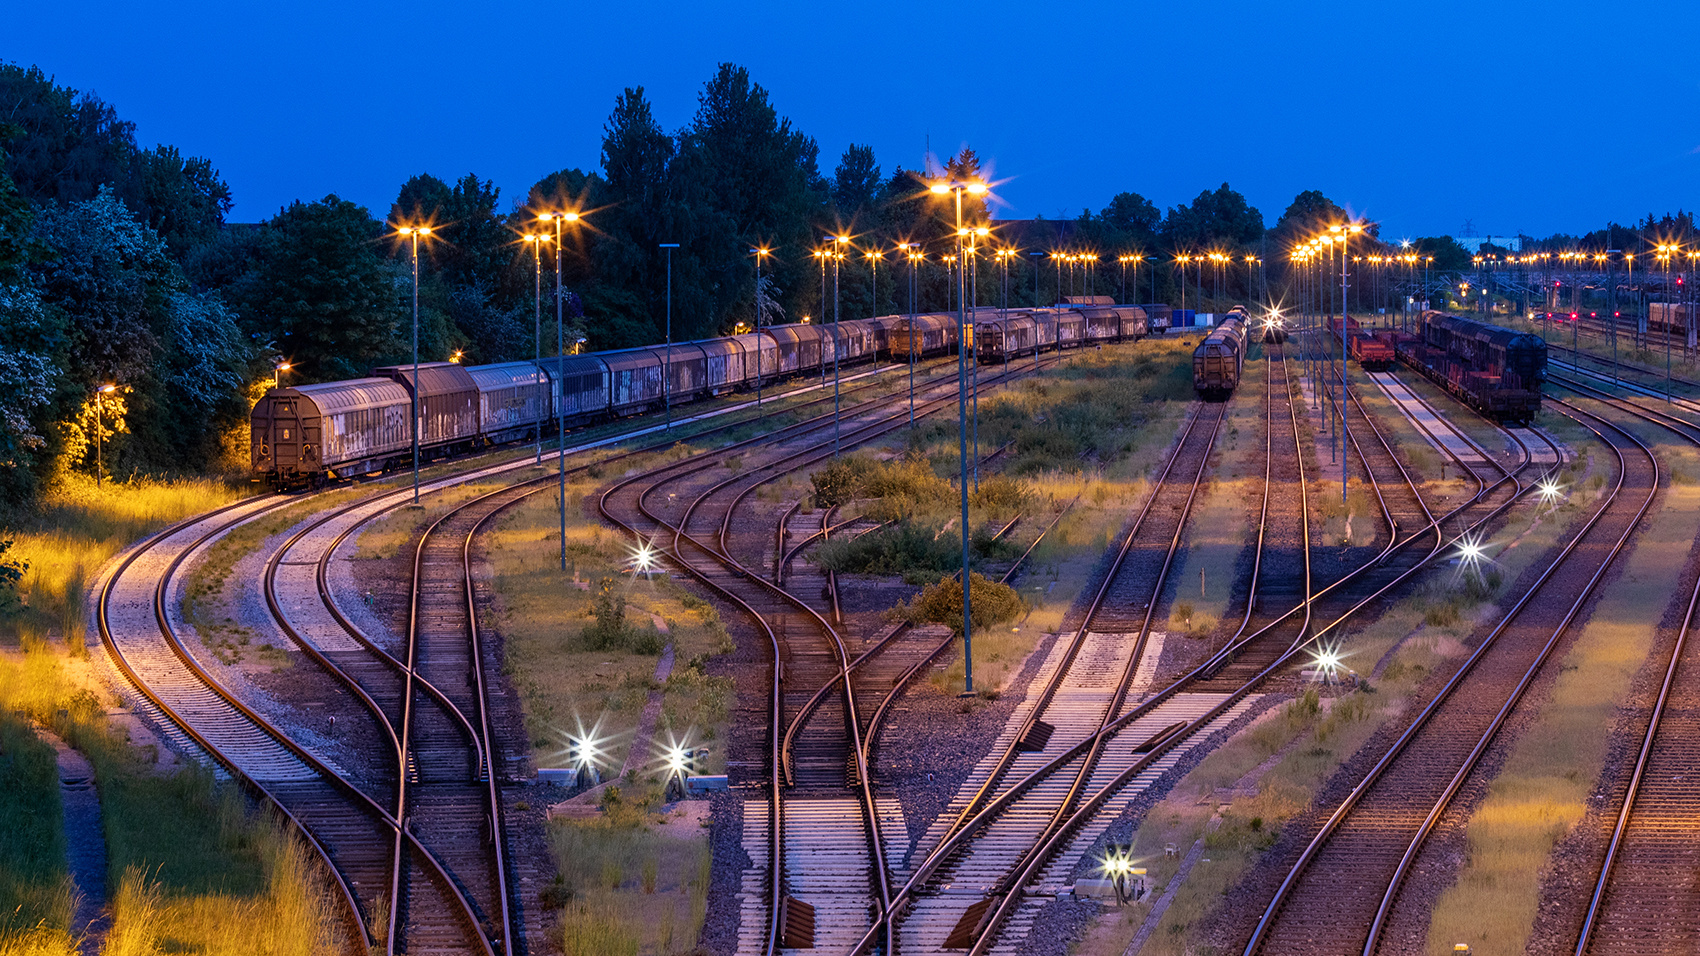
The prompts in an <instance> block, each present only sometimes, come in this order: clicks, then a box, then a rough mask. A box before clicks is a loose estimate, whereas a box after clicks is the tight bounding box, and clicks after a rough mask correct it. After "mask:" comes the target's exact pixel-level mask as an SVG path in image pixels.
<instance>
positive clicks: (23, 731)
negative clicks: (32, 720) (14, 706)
mask: <svg viewBox="0 0 1700 956" xmlns="http://www.w3.org/2000/svg"><path fill="white" fill-rule="evenodd" d="M0 755H3V756H0V820H3V821H5V823H4V825H3V826H0V939H4V938H6V937H9V936H12V935H13V934H21V933H24V932H25V931H28V930H32V929H34V928H36V927H37V926H41V927H42V928H43V930H44V931H48V935H51V931H57V932H63V931H64V930H65V929H67V928H68V927H69V926H70V924H71V897H70V890H71V883H70V876H69V875H68V874H67V872H66V869H65V837H64V829H63V822H62V817H61V809H60V804H59V770H58V766H57V764H56V763H55V760H54V754H53V748H52V747H50V746H48V745H47V744H46V743H43V742H42V741H40V740H37V739H36V736H35V734H33V733H31V732H30V729H29V725H28V724H26V723H25V722H24V721H23V720H20V719H19V718H17V717H16V716H14V715H13V713H12V711H11V710H10V709H7V710H4V711H0ZM0 952H5V950H4V949H3V948H0Z"/></svg>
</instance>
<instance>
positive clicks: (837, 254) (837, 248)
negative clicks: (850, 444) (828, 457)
mask: <svg viewBox="0 0 1700 956" xmlns="http://www.w3.org/2000/svg"><path fill="white" fill-rule="evenodd" d="M831 238H832V252H831V256H832V457H834V458H837V457H838V272H839V266H841V265H842V264H843V263H844V247H845V246H847V245H849V244H850V237H849V236H833V237H831Z"/></svg>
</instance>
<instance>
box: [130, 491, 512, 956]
mask: <svg viewBox="0 0 1700 956" xmlns="http://www.w3.org/2000/svg"><path fill="white" fill-rule="evenodd" d="M288 503H289V502H278V503H276V504H272V505H268V506H266V507H265V508H263V509H260V510H259V511H256V512H254V513H251V514H246V515H243V516H242V517H240V518H238V519H236V520H234V521H231V522H228V523H225V524H223V525H221V526H219V527H216V528H214V529H213V530H211V531H208V532H207V533H205V534H203V535H201V536H200V537H199V538H198V539H197V540H195V541H194V542H192V543H190V544H188V545H187V546H185V547H184V548H183V549H182V551H181V552H180V553H179V554H178V555H177V556H176V557H175V558H174V559H173V560H172V561H171V562H170V564H169V565H168V566H167V568H166V570H165V571H164V572H163V573H161V575H160V576H159V578H158V580H157V582H156V583H155V586H154V598H153V605H154V607H153V610H154V619H155V622H156V624H157V625H158V627H159V629H160V633H161V635H162V636H163V637H164V638H165V639H166V642H167V644H168V645H169V646H170V648H171V651H172V653H173V654H174V655H175V656H176V657H177V659H178V660H179V661H181V662H182V663H183V665H184V666H185V667H186V668H188V670H189V672H190V673H191V674H193V675H194V677H195V678H196V679H197V680H198V681H199V682H200V683H201V684H202V686H204V687H205V688H206V689H207V690H210V691H211V692H212V693H213V694H214V695H216V696H217V697H218V698H219V699H220V700H222V701H223V702H224V703H225V705H226V706H228V707H230V708H231V709H232V710H233V711H235V712H236V713H237V714H239V715H240V716H241V717H242V718H244V719H246V720H247V721H248V722H249V723H251V724H253V725H254V726H255V727H256V728H258V729H259V730H260V731H261V732H262V733H264V734H265V735H266V736H268V737H270V738H271V739H272V740H273V741H275V742H276V743H277V744H279V745H280V746H282V747H283V748H284V749H285V750H287V751H289V752H290V754H291V755H292V756H294V757H295V758H296V759H297V760H300V761H301V762H302V763H303V764H304V765H305V766H306V767H307V768H308V769H310V770H312V771H314V772H315V773H317V774H319V775H320V777H321V778H322V779H323V780H324V781H325V782H327V783H329V784H330V785H331V786H332V788H333V789H335V790H337V791H338V792H341V793H342V794H343V795H344V796H346V797H349V798H351V802H352V803H353V804H354V805H355V806H356V807H357V808H359V809H362V810H365V811H367V812H368V813H370V814H371V815H373V816H375V817H376V818H377V821H378V822H379V823H381V824H384V825H386V826H388V827H390V828H392V829H394V830H397V831H399V832H403V833H404V834H405V831H404V830H402V828H401V826H400V823H399V821H398V820H397V819H396V818H395V817H394V816H392V815H391V814H389V813H388V812H387V811H386V810H384V808H383V807H382V806H380V805H379V804H378V803H377V802H376V801H374V800H372V799H371V798H370V797H368V796H367V795H366V794H365V793H364V792H362V791H361V790H360V789H359V788H357V787H355V786H354V785H353V784H351V783H349V782H348V781H347V780H346V779H344V778H343V777H342V776H341V775H340V774H338V773H336V772H335V771H333V770H332V769H330V767H328V766H326V765H325V764H324V763H323V762H322V761H320V760H319V759H318V758H317V757H315V756H314V755H313V754H312V753H311V752H310V751H308V750H307V749H306V748H304V747H302V746H301V745H300V744H298V743H296V742H295V740H294V739H293V738H291V737H289V736H288V735H287V734H285V733H284V732H283V731H282V730H281V729H280V728H278V727H277V726H276V725H275V724H273V723H272V722H271V721H269V720H267V719H266V718H265V717H263V716H261V715H260V714H259V713H258V712H257V711H255V710H254V709H253V708H252V707H249V706H248V705H247V704H245V703H243V702H242V701H241V700H240V699H238V698H237V697H236V696H235V695H234V694H232V693H231V692H230V691H229V690H228V689H227V688H226V687H224V685H223V684H222V682H220V681H219V680H218V679H217V678H216V677H214V676H213V675H212V674H211V673H210V672H208V671H207V670H206V668H205V667H203V666H202V665H201V664H200V662H199V661H197V660H196V659H195V657H194V655H193V654H191V653H189V650H188V648H187V646H186V645H184V643H183V641H182V638H181V636H180V635H179V634H178V633H177V630H176V628H175V627H173V626H172V624H171V622H170V618H169V616H168V615H167V613H166V593H167V590H168V588H169V586H170V583H171V581H172V580H173V578H174V577H175V576H176V573H177V570H178V568H180V567H181V566H182V563H183V561H184V560H185V559H186V558H187V557H188V556H189V555H190V554H192V553H194V552H195V551H196V550H198V549H199V548H200V547H202V546H203V545H204V544H206V543H207V542H208V541H210V540H212V539H213V538H215V537H217V536H219V535H221V534H223V533H225V532H226V531H228V530H229V529H230V528H233V527H235V526H236V525H238V524H241V523H244V522H246V521H249V520H252V519H253V518H254V517H257V516H258V515H259V514H261V513H265V512H269V511H272V510H276V509H278V508H282V507H284V506H285V505H287V504H288ZM241 504H245V502H244V503H239V504H238V505H232V506H229V507H227V508H221V509H217V510H215V511H213V512H210V513H208V514H206V515H201V516H198V517H196V518H191V519H188V520H187V521H184V522H181V523H179V524H178V525H175V526H173V527H172V528H169V529H167V530H166V531H164V532H161V533H160V534H159V535H155V536H154V537H153V538H150V539H148V540H147V541H146V542H144V544H143V545H141V546H140V547H138V548H137V549H136V550H135V551H134V552H132V553H131V554H130V555H129V556H128V557H127V558H126V559H125V560H124V561H123V562H122V563H121V564H120V565H119V567H118V568H116V569H115V570H114V571H113V573H112V575H111V576H110V577H109V578H108V579H107V583H106V585H105V587H103V588H102V591H101V598H100V602H99V618H100V625H101V636H102V641H103V642H105V643H106V645H107V650H108V652H109V653H111V654H112V656H113V659H114V660H115V661H116V662H117V663H118V664H119V667H120V668H121V669H122V670H123V671H124V673H125V675H126V676H127V677H128V678H129V679H130V681H131V683H132V684H133V685H135V686H136V688H137V689H138V690H139V691H140V692H141V693H143V694H144V695H146V696H147V697H148V699H149V700H150V701H152V702H153V703H154V705H155V706H157V707H159V708H160V710H161V712H162V713H164V714H166V716H167V717H169V718H170V719H171V720H172V722H173V723H176V724H177V725H178V726H179V727H180V728H182V729H183V731H184V732H185V733H187V734H188V735H189V736H190V737H191V738H193V739H194V740H195V742H196V743H197V744H198V745H200V746H201V747H202V748H203V749H205V750H206V751H207V753H208V754H209V755H211V756H212V757H213V758H214V759H215V760H218V761H219V762H220V763H222V764H224V765H225V766H226V767H227V768H228V769H229V770H230V771H231V773H232V774H233V775H235V776H239V777H240V778H242V779H244V780H248V781H250V782H251V783H252V784H253V785H254V786H255V787H257V788H259V789H260V790H261V791H263V792H265V793H267V795H268V796H270V797H271V799H272V801H273V802H274V803H277V804H279V805H280V806H281V804H282V801H281V800H280V799H279V798H277V797H276V796H275V794H272V793H271V792H270V790H269V789H268V788H265V787H263V786H262V785H260V784H259V783H258V782H257V781H254V780H253V778H252V777H250V776H249V775H248V774H247V773H246V772H245V771H243V770H242V769H241V767H240V766H239V765H238V764H237V763H236V761H235V760H234V759H233V758H231V757H230V756H229V755H227V754H225V753H223V751H222V750H220V749H219V748H218V747H217V746H215V745H214V744H213V743H212V742H211V741H210V740H209V739H208V738H207V737H205V735H203V734H201V733H200V732H199V731H198V730H196V729H195V728H194V727H193V726H192V725H191V724H190V723H189V721H188V720H186V719H185V718H183V717H182V715H181V714H178V713H177V712H176V710H175V709H174V708H172V707H171V706H170V705H169V704H168V703H166V702H165V701H164V700H163V699H162V698H161V697H160V696H159V695H158V694H156V693H154V692H153V690H152V689H151V688H149V687H148V686H147V685H146V683H145V682H143V681H142V679H141V677H140V675H139V674H137V673H136V672H135V670H134V669H133V668H132V667H131V666H130V664H129V662H128V660H127V659H126V658H125V657H124V654H123V652H122V650H121V649H120V648H119V647H118V644H117V640H116V638H115V637H114V635H113V634H112V631H111V628H110V626H109V624H108V621H107V607H108V605H109V602H110V600H111V594H112V588H113V587H114V586H115V584H116V582H117V581H118V579H119V577H120V576H122V574H123V573H124V572H125V571H126V570H128V569H129V567H130V566H131V565H132V564H133V563H134V562H135V560H136V559H137V558H138V557H140V556H141V555H142V554H143V553H144V552H145V551H146V550H148V549H150V548H152V547H154V546H157V545H158V544H159V543H160V542H161V541H163V540H164V539H165V538H166V537H169V536H171V535H173V534H176V533H177V532H179V531H181V530H186V529H188V528H189V527H191V526H193V525H194V524H196V523H198V522H202V521H205V520H206V519H207V518H209V517H216V516H218V515H221V514H224V513H225V512H227V511H229V510H232V509H233V508H236V507H240V505H241ZM286 812H287V811H286ZM406 838H407V840H408V842H409V845H410V846H411V847H412V848H413V850H414V851H415V852H417V853H419V854H420V855H421V856H422V857H423V858H424V859H425V860H426V861H427V863H428V864H429V865H430V869H431V870H432V872H433V874H434V875H435V876H436V878H437V879H438V880H439V881H440V882H441V883H442V885H443V888H444V889H445V890H446V891H447V892H448V893H449V894H450V896H451V899H454V900H458V901H459V903H461V904H462V906H461V909H460V916H461V917H462V918H463V919H465V920H467V921H468V924H469V928H470V929H471V931H472V932H473V934H474V935H477V936H479V938H480V939H482V935H481V934H480V933H478V928H477V921H476V919H475V918H474V917H473V916H472V912H471V909H470V907H468V906H466V905H465V902H466V901H465V898H464V897H462V896H461V895H460V893H459V891H458V889H457V888H456V887H455V886H454V882H453V880H452V879H450V877H449V875H448V872H447V871H446V870H445V869H444V868H443V867H442V865H441V863H440V861H438V860H437V858H436V857H435V856H434V855H433V854H431V853H430V852H429V851H428V850H427V849H426V848H425V847H424V846H423V845H422V844H420V843H419V842H418V841H417V840H415V839H413V837H412V835H411V834H406ZM315 845H316V846H319V844H318V843H317V842H316V841H315ZM326 858H327V859H328V856H327V857H326ZM332 869H333V872H335V873H337V874H338V875H339V878H340V880H339V881H343V882H344V893H345V896H347V897H348V898H349V899H352V898H353V890H352V886H350V885H348V884H347V883H346V882H345V881H346V879H347V878H346V876H344V875H343V874H342V871H341V870H340V869H339V868H337V867H335V866H334V865H333V867H332ZM392 900H393V897H392ZM395 910H396V907H395V906H394V905H392V907H391V913H392V916H391V919H392V923H393V920H394V915H393V914H394V913H395ZM353 918H355V919H358V920H362V922H363V917H362V915H361V914H360V911H359V908H358V906H357V905H356V907H355V910H354V914H353ZM392 940H393V929H391V930H390V931H388V934H387V939H386V952H393V948H392V943H391V942H390V941H392ZM485 952H486V953H487V954H488V956H493V954H489V950H488V948H487V947H486V949H485Z"/></svg>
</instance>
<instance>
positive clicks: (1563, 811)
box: [1428, 426, 1700, 954]
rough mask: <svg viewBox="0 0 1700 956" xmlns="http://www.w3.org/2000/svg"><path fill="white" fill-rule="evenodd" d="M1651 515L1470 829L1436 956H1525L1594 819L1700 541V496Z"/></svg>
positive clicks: (1443, 905) (1442, 904) (1690, 495)
mask: <svg viewBox="0 0 1700 956" xmlns="http://www.w3.org/2000/svg"><path fill="white" fill-rule="evenodd" d="M1630 427H1631V428H1632V429H1633V430H1635V431H1637V432H1639V433H1640V434H1641V435H1642V438H1643V440H1645V441H1649V443H1650V444H1652V443H1655V442H1656V443H1657V444H1654V451H1655V453H1656V454H1658V455H1659V457H1660V458H1661V459H1664V460H1669V461H1672V462H1673V463H1679V464H1681V465H1683V466H1685V467H1689V468H1694V467H1696V461H1697V459H1700V456H1696V454H1695V453H1694V451H1693V449H1692V448H1691V447H1688V446H1684V445H1679V444H1677V443H1675V442H1672V441H1670V438H1669V433H1666V432H1662V431H1660V432H1657V433H1655V432H1653V431H1651V430H1649V429H1646V428H1643V427H1637V426H1630ZM1649 514H1650V520H1649V522H1648V524H1647V530H1645V531H1644V532H1642V533H1641V535H1640V537H1638V538H1637V539H1636V541H1635V547H1634V551H1633V552H1632V553H1631V554H1630V555H1629V559H1628V564H1627V565H1626V566H1625V568H1624V571H1623V576H1622V578H1621V580H1620V581H1618V582H1617V583H1615V584H1614V585H1612V586H1611V587H1609V588H1608V589H1607V590H1606V591H1605V592H1604V595H1603V597H1602V598H1601V600H1600V602H1599V604H1598V605H1597V606H1596V607H1595V608H1594V611H1593V613H1592V615H1591V616H1590V617H1589V619H1588V621H1587V624H1586V626H1584V627H1583V628H1582V630H1581V633H1580V635H1579V636H1578V637H1577V638H1576V642H1575V644H1574V645H1573V646H1572V647H1571V648H1570V649H1569V650H1568V652H1566V653H1564V654H1563V655H1562V657H1555V658H1554V659H1553V660H1551V661H1550V662H1549V663H1548V665H1547V667H1548V669H1549V671H1550V670H1551V669H1552V668H1555V667H1556V668H1557V669H1558V676H1557V679H1556V682H1555V684H1554V685H1553V688H1552V692H1551V695H1550V697H1548V698H1546V699H1544V700H1543V699H1530V700H1526V701H1525V702H1524V704H1523V705H1522V707H1523V709H1524V710H1525V711H1527V710H1528V709H1529V708H1538V713H1539V716H1538V718H1537V719H1536V721H1535V723H1534V724H1533V725H1532V726H1531V727H1529V728H1528V730H1526V731H1525V732H1524V733H1523V734H1522V735H1521V736H1520V737H1519V738H1518V739H1517V741H1516V743H1515V744H1514V745H1513V747H1512V749H1511V753H1510V756H1509V757H1507V759H1506V762H1505V766H1504V768H1503V769H1502V770H1501V771H1500V773H1499V774H1498V776H1497V777H1495V779H1494V781H1493V784H1492V786H1491V787H1490V788H1489V790H1488V796H1487V799H1486V800H1484V801H1483V802H1482V805H1481V806H1480V807H1479V808H1477V809H1476V811H1475V813H1474V814H1473V815H1472V817H1471V819H1470V822H1469V825H1468V830H1467V837H1468V841H1469V858H1468V861H1467V862H1466V864H1465V865H1464V867H1463V869H1462V870H1461V871H1460V873H1459V874H1458V879H1457V881H1456V882H1455V883H1454V884H1453V885H1452V886H1450V887H1448V888H1447V889H1446V891H1445V892H1444V893H1442V894H1441V897H1440V900H1439V902H1438V904H1437V905H1436V907H1435V911H1434V916H1433V919H1432V922H1431V924H1430V930H1429V941H1428V950H1429V952H1430V953H1450V952H1451V951H1452V946H1453V944H1455V943H1460V942H1463V943H1469V944H1470V946H1471V948H1472V951H1473V952H1477V953H1483V954H1495V953H1508V954H1509V953H1521V952H1523V951H1524V948H1525V944H1526V942H1527V939H1528V936H1529V932H1530V929H1531V927H1532V926H1533V923H1534V919H1535V914H1536V908H1537V906H1538V904H1539V899H1538V896H1539V891H1540V883H1541V880H1542V878H1543V877H1544V876H1545V875H1546V864H1547V859H1548V856H1549V854H1550V853H1551V850H1552V848H1553V846H1554V845H1555V844H1556V843H1557V842H1558V841H1559V840H1560V839H1562V838H1563V837H1564V835H1565V834H1566V833H1568V832H1569V831H1570V829H1571V828H1572V827H1574V826H1575V825H1576V823H1577V822H1578V821H1580V820H1581V819H1582V817H1583V815H1584V814H1585V813H1586V811H1587V801H1588V796H1589V793H1590V791H1591V790H1592V789H1593V787H1594V785H1595V783H1596V781H1597V779H1598V777H1599V774H1600V770H1601V768H1602V766H1603V764H1604V760H1605V750H1606V746H1607V745H1608V743H1609V742H1610V737H1611V731H1612V727H1613V722H1614V719H1615V716H1616V713H1617V708H1618V704H1619V701H1620V700H1622V698H1623V696H1624V695H1625V694H1626V693H1627V692H1628V689H1629V685H1630V682H1631V681H1632V680H1633V679H1634V676H1635V674H1636V672H1637V671H1638V670H1639V669H1640V668H1641V666H1642V665H1643V663H1644V662H1645V660H1646V656H1647V653H1648V651H1649V650H1650V649H1651V647H1652V644H1653V639H1654V629H1655V627H1656V626H1657V624H1658V618H1659V614H1660V612H1662V611H1663V609H1664V607H1665V605H1666V603H1667V602H1668V601H1670V600H1671V599H1672V597H1673V595H1675V594H1676V591H1677V588H1678V586H1679V579H1680V577H1681V570H1682V567H1683V565H1684V563H1685V562H1686V560H1687V558H1688V554H1689V550H1690V548H1691V547H1692V545H1693V542H1694V540H1695V538H1696V536H1700V488H1696V487H1695V486H1693V485H1687V486H1682V485H1673V486H1671V487H1669V488H1668V489H1667V491H1666V494H1665V497H1664V499H1663V500H1662V503H1657V504H1655V509H1654V510H1653V511H1652V512H1650V513H1649ZM1679 599H1680V596H1679Z"/></svg>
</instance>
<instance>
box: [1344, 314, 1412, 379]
mask: <svg viewBox="0 0 1700 956" xmlns="http://www.w3.org/2000/svg"><path fill="white" fill-rule="evenodd" d="M1340 326H1341V323H1340V319H1339V318H1337V317H1334V316H1330V317H1329V319H1328V331H1330V332H1332V333H1334V338H1335V339H1336V340H1338V341H1342V342H1344V343H1345V344H1346V346H1347V351H1348V352H1349V353H1350V354H1351V356H1352V358H1354V359H1356V360H1357V362H1358V364H1359V365H1361V366H1363V369H1364V371H1366V372H1385V371H1387V370H1388V369H1390V368H1392V367H1393V362H1394V361H1395V359H1397V357H1398V356H1397V355H1395V354H1394V351H1393V343H1392V342H1391V341H1389V340H1388V338H1386V337H1384V336H1379V335H1372V334H1371V333H1369V332H1366V331H1364V328H1363V326H1361V325H1359V324H1358V320H1357V319H1354V318H1352V317H1351V316H1347V317H1346V322H1345V328H1346V333H1345V335H1344V336H1342V335H1341V334H1340Z"/></svg>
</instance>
